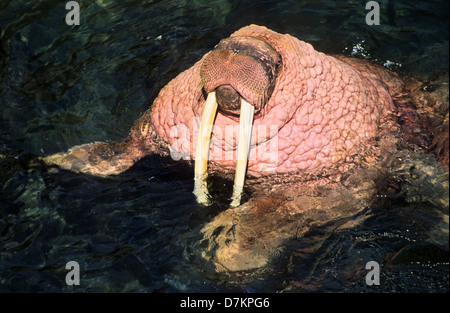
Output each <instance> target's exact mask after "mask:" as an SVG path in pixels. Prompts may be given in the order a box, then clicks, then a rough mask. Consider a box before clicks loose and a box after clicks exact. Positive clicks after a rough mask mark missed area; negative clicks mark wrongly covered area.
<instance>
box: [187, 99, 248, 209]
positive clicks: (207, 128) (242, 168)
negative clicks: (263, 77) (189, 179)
mask: <svg viewBox="0 0 450 313" xmlns="http://www.w3.org/2000/svg"><path fill="white" fill-rule="evenodd" d="M216 112H217V101H216V95H215V92H211V93H209V94H208V98H207V99H206V103H205V107H204V109H203V114H202V119H201V121H200V128H199V130H198V137H197V147H196V150H195V171H194V173H195V174H194V192H193V193H194V195H195V197H196V198H197V202H198V203H200V204H204V205H208V204H209V193H208V188H207V186H206V179H207V177H208V172H207V169H208V158H209V149H210V141H211V132H212V128H213V123H214V119H215V117H216ZM254 113H255V108H254V107H253V106H252V105H251V104H250V103H248V102H247V101H245V100H244V99H242V100H241V112H240V121H239V138H238V150H237V160H236V173H235V177H234V187H233V196H232V197H231V200H232V202H231V206H233V207H236V206H238V205H239V204H240V202H241V195H242V190H243V189H244V181H245V173H246V171H247V161H248V155H249V151H250V143H251V135H252V125H253V116H254Z"/></svg>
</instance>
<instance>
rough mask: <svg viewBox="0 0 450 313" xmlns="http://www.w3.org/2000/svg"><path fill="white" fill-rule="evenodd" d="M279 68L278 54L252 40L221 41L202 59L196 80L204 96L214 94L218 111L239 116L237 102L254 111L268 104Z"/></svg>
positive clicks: (262, 42) (231, 39)
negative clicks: (201, 87)
mask: <svg viewBox="0 0 450 313" xmlns="http://www.w3.org/2000/svg"><path fill="white" fill-rule="evenodd" d="M280 65H281V56H280V54H279V53H278V52H277V51H276V50H275V49H273V48H272V47H271V46H270V45H269V44H268V43H267V42H265V41H263V40H260V39H257V38H253V37H242V36H238V37H231V38H227V39H224V40H222V41H221V42H220V43H219V44H218V45H217V46H216V47H215V48H214V50H213V51H211V52H210V53H209V54H208V55H207V56H206V57H205V59H204V60H203V62H202V65H201V68H200V79H201V84H202V86H203V89H204V91H205V92H206V94H209V93H211V92H213V91H215V92H216V99H217V103H218V105H219V109H220V110H222V111H223V112H225V113H231V114H236V115H239V109H240V104H241V99H244V100H245V101H247V102H248V103H250V104H251V105H252V106H254V107H255V110H256V112H258V111H259V110H260V109H262V108H263V107H264V106H265V104H266V103H267V102H268V100H269V98H270V96H271V94H272V92H273V89H274V87H275V80H276V77H277V74H278V69H279V67H280Z"/></svg>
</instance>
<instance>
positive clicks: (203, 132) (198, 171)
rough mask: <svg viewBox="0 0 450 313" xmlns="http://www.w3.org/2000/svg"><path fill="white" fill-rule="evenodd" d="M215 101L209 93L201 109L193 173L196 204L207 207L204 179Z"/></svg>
mask: <svg viewBox="0 0 450 313" xmlns="http://www.w3.org/2000/svg"><path fill="white" fill-rule="evenodd" d="M216 111H217V101H216V93H215V92H211V93H209V94H208V98H207V99H206V103H205V107H204V109H203V114H202V119H201V121H200V128H199V130H198V137H197V147H196V150H195V171H194V173H195V174H194V195H195V197H196V198H197V202H198V203H201V204H205V205H207V204H208V203H209V201H208V199H209V194H208V188H207V187H206V178H207V177H208V172H207V169H208V157H209V145H210V140H211V132H212V127H213V123H214V119H215V117H216Z"/></svg>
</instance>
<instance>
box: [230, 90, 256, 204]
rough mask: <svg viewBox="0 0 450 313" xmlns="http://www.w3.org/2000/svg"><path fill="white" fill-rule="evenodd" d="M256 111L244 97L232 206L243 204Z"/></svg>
mask: <svg viewBox="0 0 450 313" xmlns="http://www.w3.org/2000/svg"><path fill="white" fill-rule="evenodd" d="M254 113H255V107H254V106H253V105H251V104H250V103H248V102H247V101H245V100H244V99H243V98H242V100H241V117H240V121H239V141H238V151H237V160H236V172H235V176H234V187H233V196H232V197H231V200H232V201H231V206H232V207H236V206H238V205H240V204H241V195H242V190H243V189H244V181H245V173H246V171H247V162H248V155H249V152H250V144H251V138H252V125H253V115H254Z"/></svg>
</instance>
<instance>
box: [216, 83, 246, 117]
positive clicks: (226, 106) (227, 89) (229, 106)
mask: <svg viewBox="0 0 450 313" xmlns="http://www.w3.org/2000/svg"><path fill="white" fill-rule="evenodd" d="M216 99H217V104H218V105H219V108H220V109H221V110H223V111H231V113H235V112H238V111H239V109H240V107H241V96H240V95H239V93H238V92H237V91H236V90H235V89H234V88H233V87H231V86H230V85H222V86H219V87H218V88H217V89H216Z"/></svg>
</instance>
